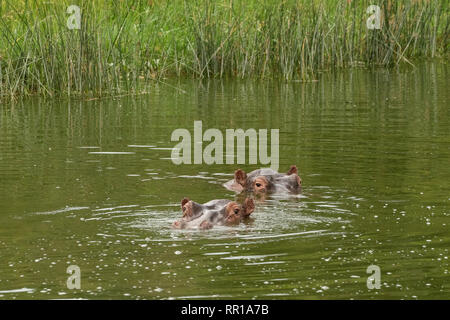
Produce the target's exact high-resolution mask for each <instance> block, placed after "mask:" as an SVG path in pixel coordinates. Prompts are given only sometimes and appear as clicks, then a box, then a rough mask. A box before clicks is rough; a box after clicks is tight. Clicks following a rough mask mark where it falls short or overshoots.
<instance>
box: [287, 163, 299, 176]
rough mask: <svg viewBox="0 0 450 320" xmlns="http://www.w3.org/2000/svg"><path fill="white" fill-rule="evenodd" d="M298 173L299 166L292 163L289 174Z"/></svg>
mask: <svg viewBox="0 0 450 320" xmlns="http://www.w3.org/2000/svg"><path fill="white" fill-rule="evenodd" d="M294 173H295V174H298V170H297V167H296V166H295V165H292V166H291V168H290V169H289V171H288V172H287V175H288V176H290V175H291V174H294Z"/></svg>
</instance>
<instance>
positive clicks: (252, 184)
mask: <svg viewBox="0 0 450 320" xmlns="http://www.w3.org/2000/svg"><path fill="white" fill-rule="evenodd" d="M301 185H302V180H301V178H300V177H299V176H298V170H297V167H296V166H295V165H293V166H291V168H290V169H289V171H288V172H287V173H286V174H282V173H277V172H274V171H272V170H264V169H263V170H255V171H253V172H251V173H250V174H249V175H247V174H246V173H245V171H243V170H241V169H238V170H236V171H235V173H234V182H233V185H232V186H231V187H232V189H234V190H236V191H248V192H255V193H259V194H265V193H273V192H279V191H287V192H296V191H298V190H299V189H300V188H301Z"/></svg>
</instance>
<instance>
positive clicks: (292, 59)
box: [0, 0, 450, 97]
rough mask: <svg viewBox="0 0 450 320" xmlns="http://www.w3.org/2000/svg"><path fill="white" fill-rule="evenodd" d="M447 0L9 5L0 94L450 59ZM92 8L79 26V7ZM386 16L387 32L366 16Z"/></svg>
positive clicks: (4, 2)
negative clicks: (74, 20)
mask: <svg viewBox="0 0 450 320" xmlns="http://www.w3.org/2000/svg"><path fill="white" fill-rule="evenodd" d="M447 3H448V2H447V1H446V0H436V1H426V0H423V1H421V0H416V1H414V0H398V1H394V0H392V1H391V0H378V1H376V0H372V1H348V0H340V1H331V0H324V1H316V0H298V1H271V0H265V1H256V0H247V1H244V0H241V1H237V0H221V1H209V0H189V1H188V0H186V1H183V0H160V1H158V0H154V1H151V0H147V1H139V0H135V1H118V0H116V1H103V0H99V1H92V0H89V1H88V0H86V1H74V0H70V1H66V0H49V1H37V0H31V1H25V0H19V1H12V0H0V15H1V22H0V96H1V97H15V96H21V95H30V94H41V95H49V96H55V95H84V96H102V95H119V94H127V93H140V92H142V91H145V90H146V87H147V86H148V84H149V83H151V82H153V81H164V78H166V77H174V76H175V77H181V76H188V77H228V76H229V77H239V78H244V77H259V78H261V77H262V78H266V77H280V78H283V79H301V80H308V79H313V78H317V77H318V74H319V72H321V71H324V70H329V69H334V68H341V67H351V66H355V65H358V66H360V65H365V66H370V65H382V66H393V65H397V64H402V63H404V64H413V63H414V61H415V60H417V59H421V58H433V57H443V58H447V57H448V42H449V41H448V34H449V31H450V26H449V14H448V7H447V6H448V5H447ZM72 4H76V5H78V6H79V7H80V8H81V28H80V29H79V30H76V29H74V30H70V29H69V28H68V27H67V19H68V18H69V16H70V14H68V13H67V12H66V10H67V7H68V6H69V5H72ZM371 4H376V5H379V6H380V8H381V29H380V30H369V29H368V28H367V26H366V21H367V19H368V18H369V16H370V14H369V13H367V12H366V10H367V7H368V6H369V5H371Z"/></svg>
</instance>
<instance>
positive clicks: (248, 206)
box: [242, 198, 255, 217]
mask: <svg viewBox="0 0 450 320" xmlns="http://www.w3.org/2000/svg"><path fill="white" fill-rule="evenodd" d="M242 209H244V212H243V216H244V217H248V216H249V215H250V214H251V213H252V212H253V211H254V210H255V203H254V202H253V199H252V198H246V199H245V201H244V204H243V205H242Z"/></svg>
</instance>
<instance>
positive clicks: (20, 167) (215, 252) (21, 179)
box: [0, 64, 450, 299]
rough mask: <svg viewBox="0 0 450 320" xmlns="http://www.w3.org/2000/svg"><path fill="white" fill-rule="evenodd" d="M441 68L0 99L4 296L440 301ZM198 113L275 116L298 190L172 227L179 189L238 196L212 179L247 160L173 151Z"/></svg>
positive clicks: (445, 177)
mask: <svg viewBox="0 0 450 320" xmlns="http://www.w3.org/2000/svg"><path fill="white" fill-rule="evenodd" d="M449 76H450V74H449V69H448V67H447V66H445V65H443V64H425V65H421V66H418V67H417V68H407V69H404V70H391V71H388V70H385V69H380V70H373V71H369V70H358V69H354V70H351V71H345V72H340V73H337V74H324V75H322V76H321V77H320V80H319V81H317V82H310V83H301V82H289V83H286V82H277V81H220V80H215V81H196V80H186V81H180V82H173V81H172V82H170V85H166V84H160V85H156V86H155V87H154V88H153V89H152V92H151V94H149V95H146V96H139V97H123V98H120V99H114V100H113V99H103V100H93V101H78V100H72V101H67V100H52V101H45V100H39V99H37V98H36V99H31V100H29V101H24V102H20V103H16V104H14V105H11V104H8V105H1V106H0V298H1V299H15V298H17V299H19V298H20V299H35V298H42V299H53V298H87V299H98V298H102V299H103V298H106V299H110V298H113V299H180V298H188V297H190V298H197V297H199V298H228V299H243V298H246V299H251V298H256V299H272V298H281V299H311V298H320V299H336V298H338V299H351V298H354V299H382V298H383V299H416V298H417V299H432V298H437V299H445V298H446V299H448V298H449V297H450V274H449V259H448V256H449V246H450V234H449V231H450V228H449V226H450V219H449V218H450V161H449V160H450V114H449V104H448V101H449V98H450V97H449V91H448V88H449V81H448V79H449ZM195 120H202V121H203V128H204V130H205V129H207V128H217V129H219V130H221V131H222V132H225V130H226V129H236V128H243V129H248V128H255V129H279V130H280V144H279V152H280V171H287V170H288V168H289V166H290V165H291V164H296V165H297V167H298V168H299V173H300V176H301V177H302V179H303V186H304V188H303V192H302V194H301V195H300V196H296V197H280V196H274V197H268V198H267V199H266V200H265V201H260V202H258V203H257V205H256V210H255V212H254V213H253V220H251V221H249V222H247V223H241V224H240V225H239V226H234V227H218V228H213V229H212V230H209V231H199V230H181V231H180V230H173V229H171V227H170V225H171V223H172V222H173V221H175V220H176V219H177V218H179V217H180V216H181V210H180V207H179V203H180V200H181V199H182V198H183V197H189V198H191V199H193V200H195V201H197V202H202V203H203V202H207V201H209V200H212V199H220V198H226V199H233V198H235V195H234V193H232V192H230V191H228V190H226V189H224V188H223V187H222V185H221V184H222V183H223V182H225V181H227V180H228V179H230V177H232V173H233V172H234V170H235V169H237V168H238V167H241V168H242V169H245V170H247V171H251V170H253V169H256V168H258V167H259V166H258V165H239V166H238V165H226V164H224V165H215V164H214V165H206V164H203V165H183V164H182V165H178V166H177V165H175V164H173V163H172V161H171V159H170V157H171V148H172V147H173V146H174V145H175V144H176V142H172V141H171V140H170V137H171V133H172V131H173V130H175V129H177V128H186V129H188V130H189V131H191V132H192V131H193V124H194V121H195ZM93 152H94V153H93ZM102 152H106V154H102ZM107 152H125V154H114V153H113V154H107ZM69 265H77V266H79V268H80V270H81V289H72V290H71V289H68V288H67V286H66V281H67V278H68V277H69V274H67V273H66V269H67V267H68V266H69ZM370 265H377V266H379V268H380V270H381V288H380V289H368V287H367V284H366V281H367V277H368V276H369V275H370V274H368V273H367V272H366V270H367V267H368V266H370Z"/></svg>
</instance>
